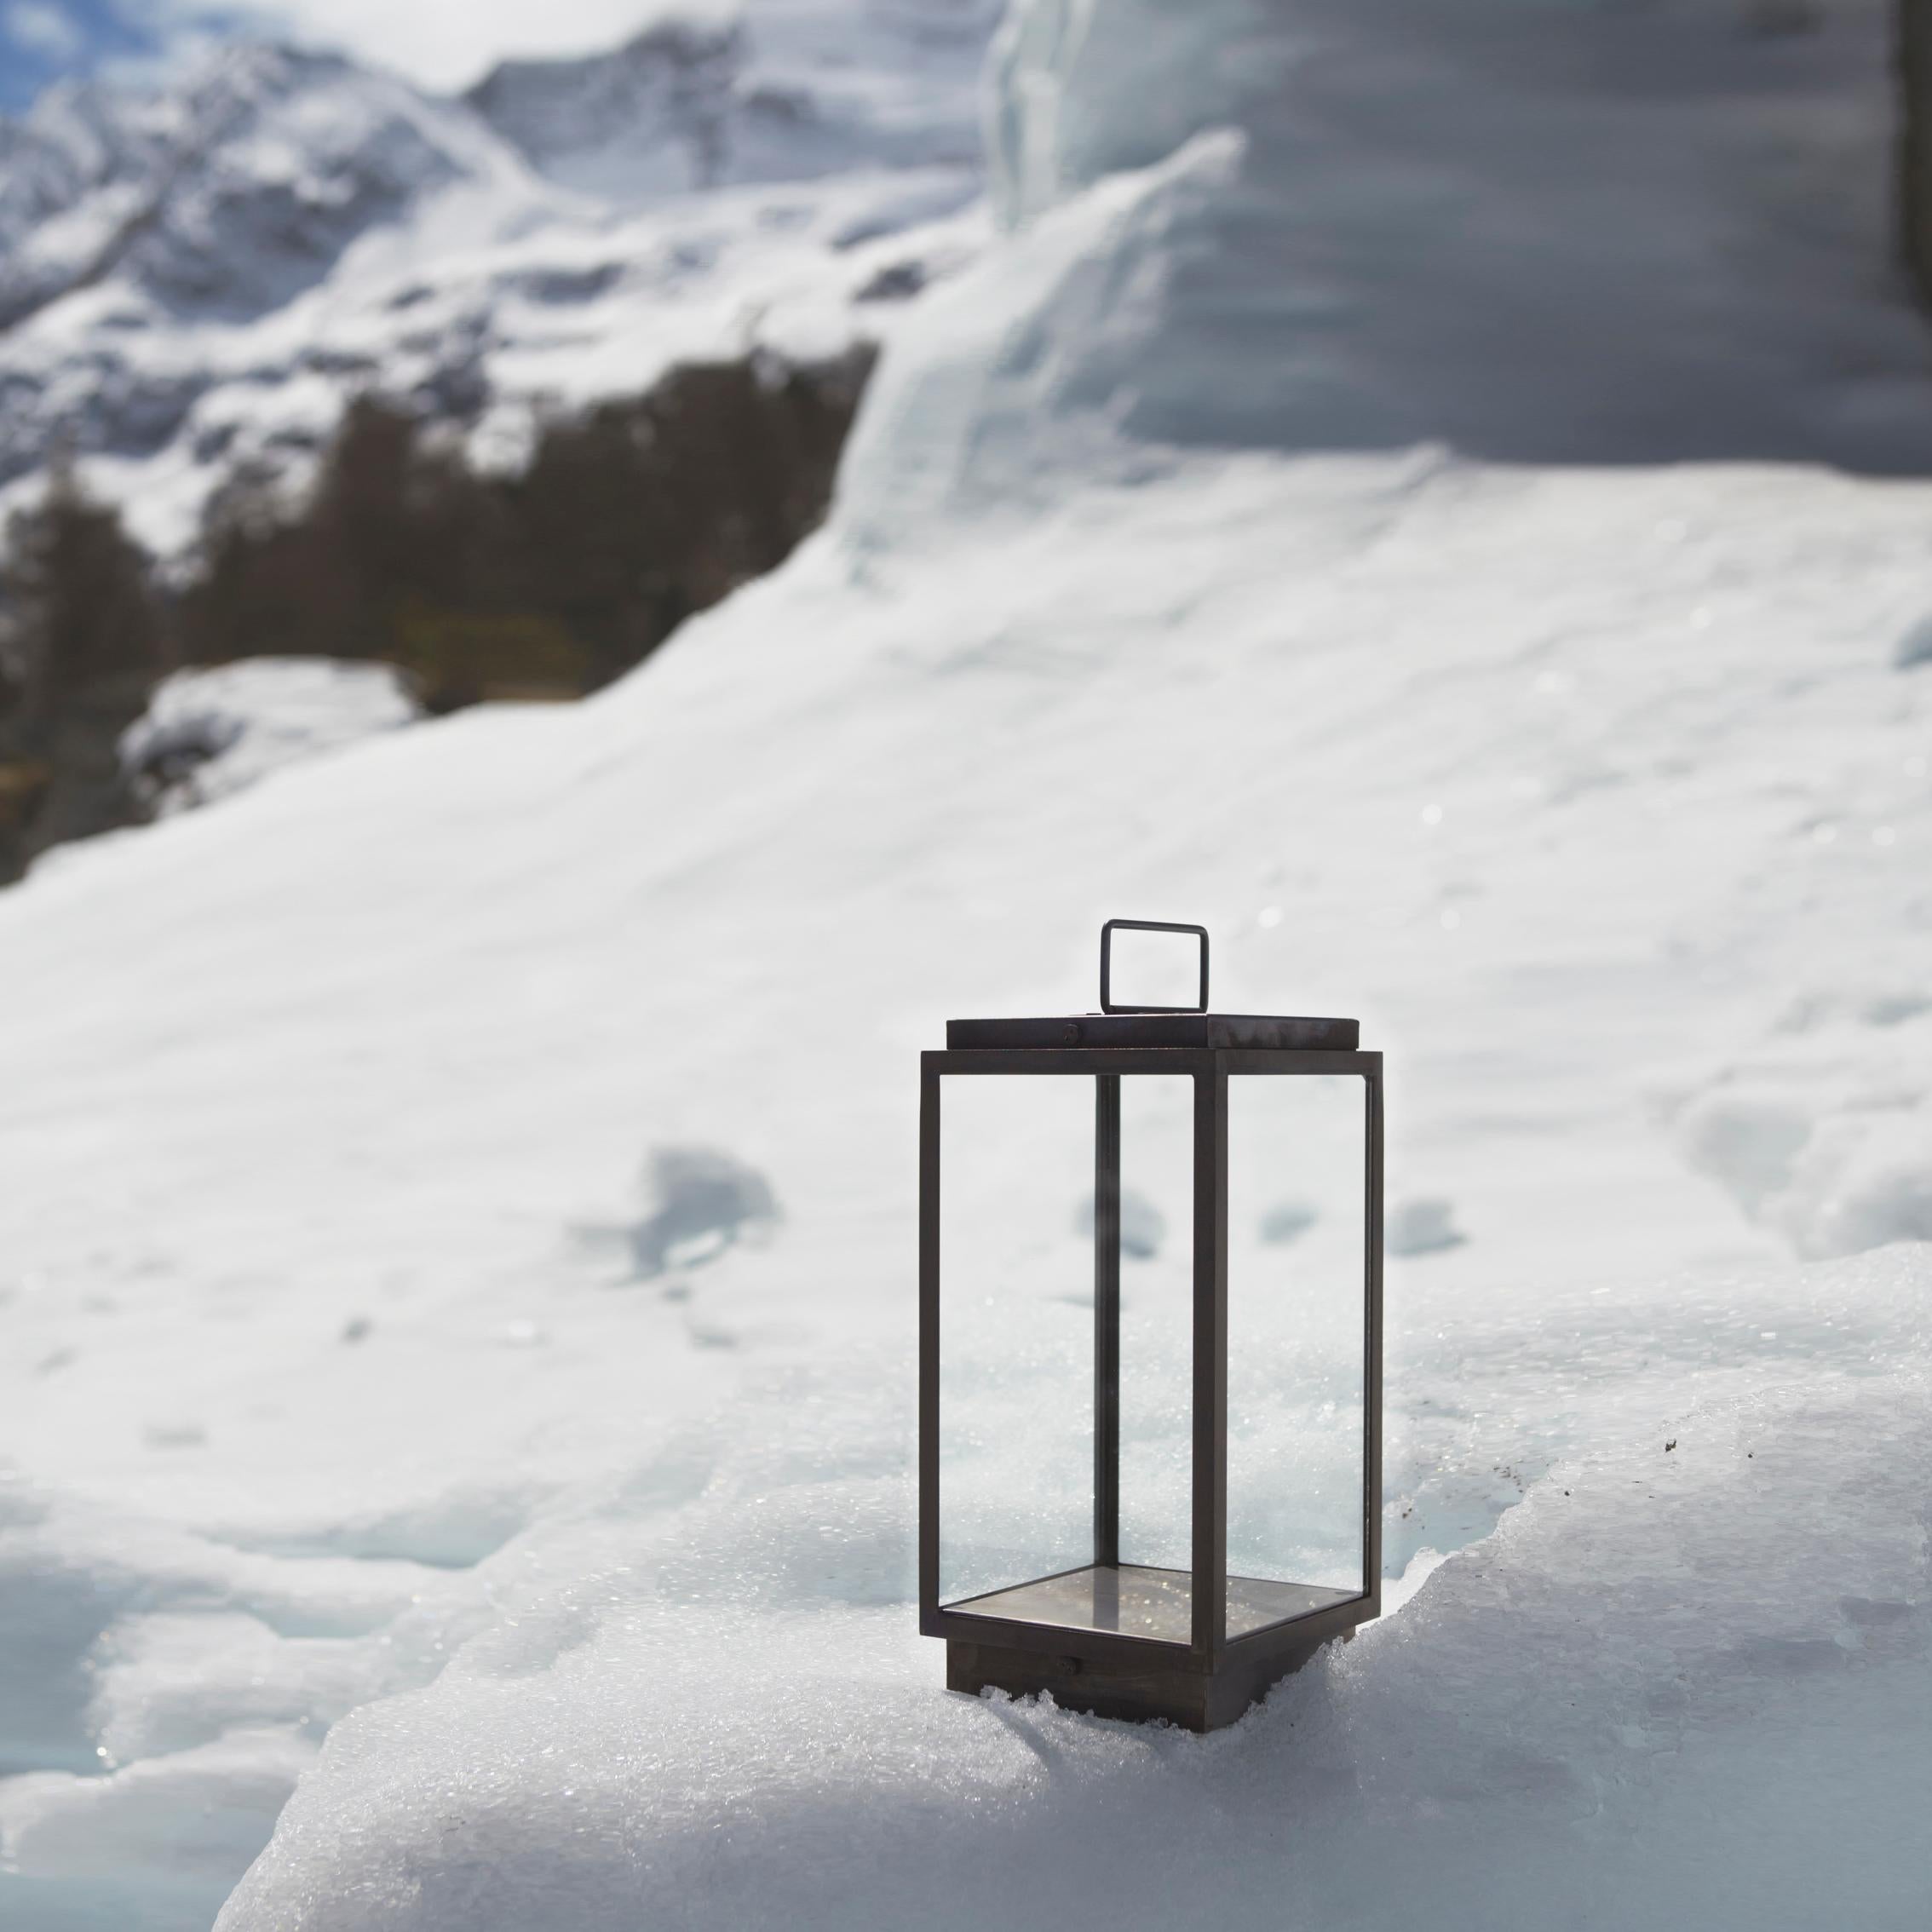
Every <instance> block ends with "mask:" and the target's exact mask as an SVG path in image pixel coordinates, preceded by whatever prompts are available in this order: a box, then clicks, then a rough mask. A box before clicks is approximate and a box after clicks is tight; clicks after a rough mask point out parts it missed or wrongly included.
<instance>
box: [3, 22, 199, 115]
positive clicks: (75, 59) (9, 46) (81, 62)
mask: <svg viewBox="0 0 1932 1932" xmlns="http://www.w3.org/2000/svg"><path fill="white" fill-rule="evenodd" d="M160 44H161V42H160V37H159V36H158V34H157V33H156V32H154V30H153V28H152V26H147V27H144V26H141V25H140V24H139V21H138V18H137V19H134V20H130V19H129V18H128V17H126V16H124V14H123V13H122V11H121V9H120V8H119V7H118V6H117V5H116V4H114V0H0V106H7V107H21V106H26V103H27V102H28V101H32V99H33V97H34V95H37V93H39V91H40V90H41V89H42V88H43V87H44V86H45V85H46V84H47V83H48V82H49V81H50V80H52V79H54V78H55V77H56V76H58V75H60V74H66V73H73V72H83V71H85V70H86V69H89V68H91V67H93V66H97V65H99V64H100V63H101V61H102V60H125V59H129V58H133V57H137V56H140V55H152V54H153V53H155V52H158V50H159V48H160Z"/></svg>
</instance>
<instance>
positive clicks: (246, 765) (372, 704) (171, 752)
mask: <svg viewBox="0 0 1932 1932" xmlns="http://www.w3.org/2000/svg"><path fill="white" fill-rule="evenodd" d="M422 715H423V707H422V705H421V704H419V703H418V702H417V699H416V697H415V694H414V693H412V692H411V689H410V687H409V685H408V682H407V681H406V680H405V678H404V676H402V674H401V673H400V672H399V671H398V670H396V669H395V667H394V665H392V664H348V663H343V662H341V661H339V660H336V659H333V658H244V659H243V660H242V661H241V662H240V663H239V664H217V665H214V666H211V667H208V668H204V669H199V670H181V671H175V672H173V673H171V674H170V676H167V677H164V679H163V680H162V681H161V682H160V683H159V684H158V685H157V686H156V687H155V690H154V694H153V696H152V698H151V699H149V700H148V705H147V710H146V711H144V712H143V713H142V714H141V716H140V717H138V718H137V719H135V722H133V723H132V724H131V725H129V727H128V728H127V730H126V731H125V732H124V733H122V734H121V743H120V759H121V769H122V772H123V773H124V774H125V776H126V778H127V779H128V781H129V785H130V786H131V787H132V789H133V790H134V791H135V796H137V797H139V798H140V799H141V802H142V803H143V804H144V805H145V806H147V808H149V809H150V810H151V811H152V812H153V813H154V814H156V815H158V816H165V815H166V814H169V813H170V812H178V811H182V810H186V809H187V808H190V807H193V806H196V805H206V804H210V803H212V802H214V801H215V800H216V799H217V798H226V797H227V796H229V794H230V793H232V792H236V791H241V790H242V789H243V788H244V786H247V785H254V784H256V782H257V781H258V780H260V779H264V778H266V777H267V775H268V774H269V773H271V772H273V771H278V770H279V769H280V768H282V767H284V766H285V765H291V764H296V763H298V762H301V761H302V760H303V759H305V758H312V757H313V756H316V754H317V753H318V752H322V751H328V750H334V749H335V748H336V746H337V745H352V744H354V742H355V741H356V739H359V738H366V737H368V736H369V734H370V733H371V732H378V731H394V730H395V729H396V728H397V727H399V726H400V725H405V724H412V723H414V722H416V720H417V718H419V717H421V716H422Z"/></svg>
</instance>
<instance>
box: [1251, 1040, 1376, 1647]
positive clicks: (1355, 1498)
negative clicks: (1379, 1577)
mask: <svg viewBox="0 0 1932 1932" xmlns="http://www.w3.org/2000/svg"><path fill="white" fill-rule="evenodd" d="M1366 1109H1367V1091H1366V1084H1365V1083H1364V1082H1363V1081H1362V1080H1361V1079H1360V1078H1356V1077H1352V1076H1336V1077H1333V1078H1325V1077H1316V1076H1311V1075H1306V1074H1287V1075H1283V1074H1238V1075H1235V1076H1234V1077H1233V1078H1230V1080H1229V1081H1228V1636H1230V1637H1233V1636H1239V1635H1240V1634H1241V1632H1242V1630H1256V1629H1259V1628H1261V1627H1262V1625H1263V1624H1268V1623H1272V1622H1278V1621H1279V1620H1280V1619H1281V1617H1282V1615H1284V1614H1286V1615H1300V1614H1304V1613H1306V1612H1307V1611H1308V1610H1314V1609H1319V1608H1320V1607H1323V1606H1324V1605H1325V1604H1330V1603H1339V1602H1343V1601H1347V1600H1348V1599H1349V1598H1351V1597H1354V1596H1360V1595H1361V1593H1362V1588H1363V1582H1364V1577H1363V1561H1364V1544H1363V1531H1364V1524H1363V1516H1362V1488H1363V1481H1364V1469H1363V1452H1364V1446H1363V1400H1364V1396H1363V1389H1364V1364H1365V1349H1366V1339H1365V1335H1364V1320H1365V1311H1366V1286H1365V1280H1364V1273H1365V1268H1366V1233H1365V1228H1364V1218H1365V1214H1366V1187H1367V1180H1366V1134H1367V1112H1366ZM1268 1584H1275V1585H1280V1584H1287V1585H1291V1586H1293V1587H1294V1588H1295V1589H1296V1590H1299V1591H1300V1592H1301V1593H1302V1596H1301V1600H1300V1602H1299V1607H1297V1608H1291V1609H1288V1610H1285V1611H1284V1610H1283V1609H1282V1607H1281V1599H1280V1598H1279V1596H1277V1594H1276V1593H1275V1591H1274V1590H1270V1589H1268V1587H1266V1586H1267V1585H1268Z"/></svg>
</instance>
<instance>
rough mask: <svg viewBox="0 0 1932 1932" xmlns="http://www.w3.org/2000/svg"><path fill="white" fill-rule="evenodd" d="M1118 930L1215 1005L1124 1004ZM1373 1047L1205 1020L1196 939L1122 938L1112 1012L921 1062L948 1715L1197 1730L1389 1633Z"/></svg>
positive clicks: (927, 1401)
mask: <svg viewBox="0 0 1932 1932" xmlns="http://www.w3.org/2000/svg"><path fill="white" fill-rule="evenodd" d="M1122 930H1128V931H1133V932H1136V933H1154V934H1184V935H1188V936H1190V937H1191V938H1192V939H1193V940H1194V941H1195V942H1196V943H1197V944H1198V946H1199V994H1198V999H1197V1003H1195V1004H1193V1005H1192V1006H1187V1007H1179V1006H1161V1007H1151V1006H1136V1005H1128V1004H1124V1003H1118V1002H1116V1001H1115V1000H1114V999H1113V998H1112V993H1113V979H1114V973H1113V951H1114V946H1113V942H1114V935H1115V934H1116V933H1117V932H1119V931H1122ZM1132 943H1133V944H1134V945H1135V946H1136V947H1139V948H1142V949H1144V948H1145V947H1146V946H1148V945H1149V944H1150V943H1151V944H1153V945H1157V946H1172V944H1173V942H1172V941H1170V940H1159V941H1154V942H1148V941H1145V940H1136V941H1134V942H1132ZM1190 963H1191V962H1190ZM1190 978H1192V975H1190ZM1359 1034H1360V1029H1359V1027H1358V1026H1357V1024H1356V1022H1355V1021H1353V1020H1320V1019H1284V1018H1263V1017H1257V1016H1254V1015H1236V1014H1218V1013H1210V1011H1209V1010H1208V935H1207V932H1206V929H1205V928H1203V927H1199V926H1185V925H1171V924H1168V923H1162V922H1157V921H1147V920H1128V919H1114V920H1110V921H1108V922H1107V924H1106V925H1105V926H1104V927H1103V928H1102V929H1101V1010H1100V1011H1099V1012H1098V1013H1089V1014H1080V1015H1065V1016H1061V1017H1056V1018H1047V1019H1021V1020H955V1021H951V1022H950V1023H949V1025H948V1026H947V1028H946V1050H945V1051H944V1052H938V1053H927V1054H925V1055H923V1056H922V1074H921V1107H920V1141H919V1295H920V1327H919V1438H920V1442H919V1513H920V1522H919V1611H920V1628H921V1630H923V1632H924V1633H925V1634H926V1635H928V1636H936V1637H943V1638H944V1639H945V1640H946V1682H947V1683H948V1685H949V1686H950V1687H951V1688H953V1689H955V1690H961V1691H969V1692H975V1693H976V1692H979V1691H981V1690H984V1689H986V1688H988V1687H993V1688H998V1689H1001V1690H1004V1691H1008V1692H1010V1693H1014V1694H1015V1695H1022V1694H1026V1693H1032V1692H1040V1691H1045V1692H1050V1693H1052V1695H1053V1697H1054V1699H1055V1701H1056V1702H1058V1703H1061V1704H1062V1705H1069V1706H1072V1707H1073V1708H1075V1709H1078V1710H1083V1711H1092V1712H1095V1713H1097V1714H1099V1715H1101V1716H1110V1717H1124V1718H1156V1717H1159V1718H1165V1719H1168V1720H1169V1721H1170V1722H1174V1723H1176V1724H1180V1725H1184V1726H1186V1727H1187V1728H1190V1729H1193V1730H1197V1731H1205V1730H1211V1729H1214V1728H1216V1727H1217V1726H1220V1725H1222V1724H1227V1723H1230V1722H1233V1720H1234V1719H1235V1718H1236V1717H1238V1716H1240V1714H1241V1713H1242V1711H1245V1709H1246V1708H1247V1707H1248V1705H1250V1704H1251V1703H1252V1702H1253V1701H1254V1700H1255V1699H1256V1698H1258V1697H1260V1696H1261V1695H1262V1693H1264V1692H1265V1691H1266V1690H1267V1689H1268V1687H1269V1686H1270V1685H1271V1684H1273V1683H1274V1682H1276V1681H1277V1680H1278V1679H1279V1678H1280V1677H1281V1676H1284V1675H1285V1674H1286V1673H1287V1672H1289V1671H1291V1670H1294V1669H1296V1668H1297V1666H1298V1665H1301V1664H1302V1662H1304V1661H1305V1660H1306V1659H1308V1657H1309V1656H1310V1655H1311V1654H1312V1653H1314V1650H1315V1649H1316V1648H1317V1647H1319V1646H1320V1645H1321V1644H1322V1643H1324V1642H1327V1641H1328V1640H1329V1639H1331V1638H1332V1637H1336V1636H1348V1635H1351V1634H1352V1633H1353V1631H1354V1628H1355V1626H1356V1625H1358V1624H1362V1623H1365V1622H1367V1621H1368V1620H1369V1619H1371V1618H1373V1617H1375V1616H1376V1615H1377V1613H1379V1610H1380V1603H1381V1581H1380V1579H1381V1537H1380V1519H1381V1509H1380V1490H1381V1431H1382V1390H1381V1381H1382V1138H1383V1110H1382V1056H1381V1055H1379V1054H1376V1053H1364V1052H1361V1051H1360V1050H1359V1046H1358V1041H1359Z"/></svg>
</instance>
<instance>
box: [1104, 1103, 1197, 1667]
mask: <svg viewBox="0 0 1932 1932" xmlns="http://www.w3.org/2000/svg"><path fill="white" fill-rule="evenodd" d="M1193 1335H1194V1083H1193V1080H1191V1079H1189V1078H1187V1077H1186V1076H1185V1075H1180V1074H1171V1073H1166V1074H1149V1075H1131V1074H1130V1075H1128V1076H1127V1077H1125V1078H1123V1079H1122V1080H1121V1082H1120V1542H1119V1555H1120V1561H1122V1562H1123V1563H1136V1564H1146V1565H1150V1566H1153V1567H1156V1568H1159V1569H1164V1570H1173V1571H1178V1572H1180V1573H1181V1575H1180V1577H1179V1578H1178V1580H1177V1585H1176V1587H1178V1589H1179V1590H1181V1591H1182V1592H1183V1593H1184V1592H1185V1591H1186V1589H1187V1571H1188V1570H1190V1569H1191V1568H1192V1567H1193V1541H1192V1537H1191V1533H1190V1532H1191V1526H1192V1524H1193V1472H1194V1453H1193V1452H1194V1434H1193V1429H1194V1423H1193V1417H1194V1401H1193V1396H1194V1343H1193ZM1184 1623H1185V1619H1183V1624H1184ZM1180 1634H1181V1636H1182V1637H1183V1638H1185V1637H1186V1636H1187V1635H1188V1632H1187V1630H1186V1629H1185V1628H1183V1629H1182V1631H1181V1633H1180Z"/></svg>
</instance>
